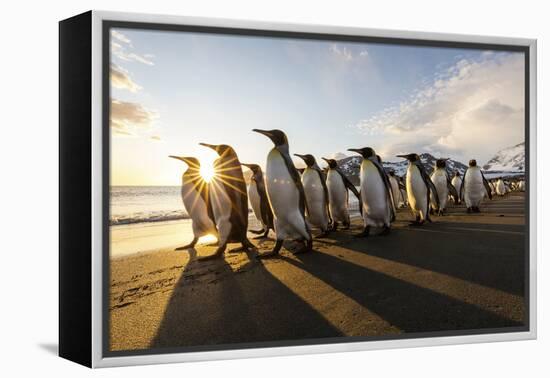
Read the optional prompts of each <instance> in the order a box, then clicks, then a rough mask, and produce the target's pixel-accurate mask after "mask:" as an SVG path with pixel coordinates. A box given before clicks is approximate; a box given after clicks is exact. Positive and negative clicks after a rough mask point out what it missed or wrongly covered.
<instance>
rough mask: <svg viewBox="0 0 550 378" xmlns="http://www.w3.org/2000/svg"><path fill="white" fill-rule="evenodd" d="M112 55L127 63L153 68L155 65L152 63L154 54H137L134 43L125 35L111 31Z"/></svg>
mask: <svg viewBox="0 0 550 378" xmlns="http://www.w3.org/2000/svg"><path fill="white" fill-rule="evenodd" d="M111 37H112V38H111V53H112V54H113V55H114V56H116V57H117V58H119V59H121V60H124V61H126V62H139V63H143V64H146V65H148V66H153V65H155V63H154V62H153V61H152V58H154V55H152V54H143V55H141V54H137V53H135V52H133V51H132V50H134V46H133V45H132V41H131V40H130V39H129V38H128V37H126V36H125V35H124V34H122V33H120V32H117V31H116V30H111Z"/></svg>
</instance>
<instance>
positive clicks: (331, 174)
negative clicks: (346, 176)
mask: <svg viewBox="0 0 550 378" xmlns="http://www.w3.org/2000/svg"><path fill="white" fill-rule="evenodd" d="M327 189H328V198H329V209H330V216H331V217H332V219H333V220H334V221H335V222H348V221H349V210H348V189H347V188H346V185H344V181H343V180H342V177H341V176H340V174H339V173H338V172H336V171H335V170H333V169H329V171H328V174H327Z"/></svg>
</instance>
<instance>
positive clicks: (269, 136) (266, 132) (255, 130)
mask: <svg viewBox="0 0 550 378" xmlns="http://www.w3.org/2000/svg"><path fill="white" fill-rule="evenodd" d="M252 131H254V132H255V133H260V134H263V135H265V136H266V137H268V138H271V137H272V136H273V135H272V134H271V133H270V132H269V131H267V130H260V129H252Z"/></svg>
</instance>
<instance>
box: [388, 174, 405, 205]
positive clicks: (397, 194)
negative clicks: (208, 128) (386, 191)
mask: <svg viewBox="0 0 550 378" xmlns="http://www.w3.org/2000/svg"><path fill="white" fill-rule="evenodd" d="M389 180H390V185H391V191H392V194H393V200H394V201H395V207H397V208H399V207H401V206H403V200H402V199H401V190H400V189H399V183H398V182H397V179H396V178H395V177H391V176H390V178H389Z"/></svg>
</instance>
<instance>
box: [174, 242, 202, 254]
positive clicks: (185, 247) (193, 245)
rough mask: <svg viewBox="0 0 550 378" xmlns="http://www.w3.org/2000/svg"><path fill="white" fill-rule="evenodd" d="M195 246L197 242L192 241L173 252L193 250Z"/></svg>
mask: <svg viewBox="0 0 550 378" xmlns="http://www.w3.org/2000/svg"><path fill="white" fill-rule="evenodd" d="M195 244H197V241H196V240H193V241H192V242H191V243H189V244H187V245H184V246H183V247H178V248H176V249H175V250H174V251H185V250H186V249H191V248H195Z"/></svg>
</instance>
